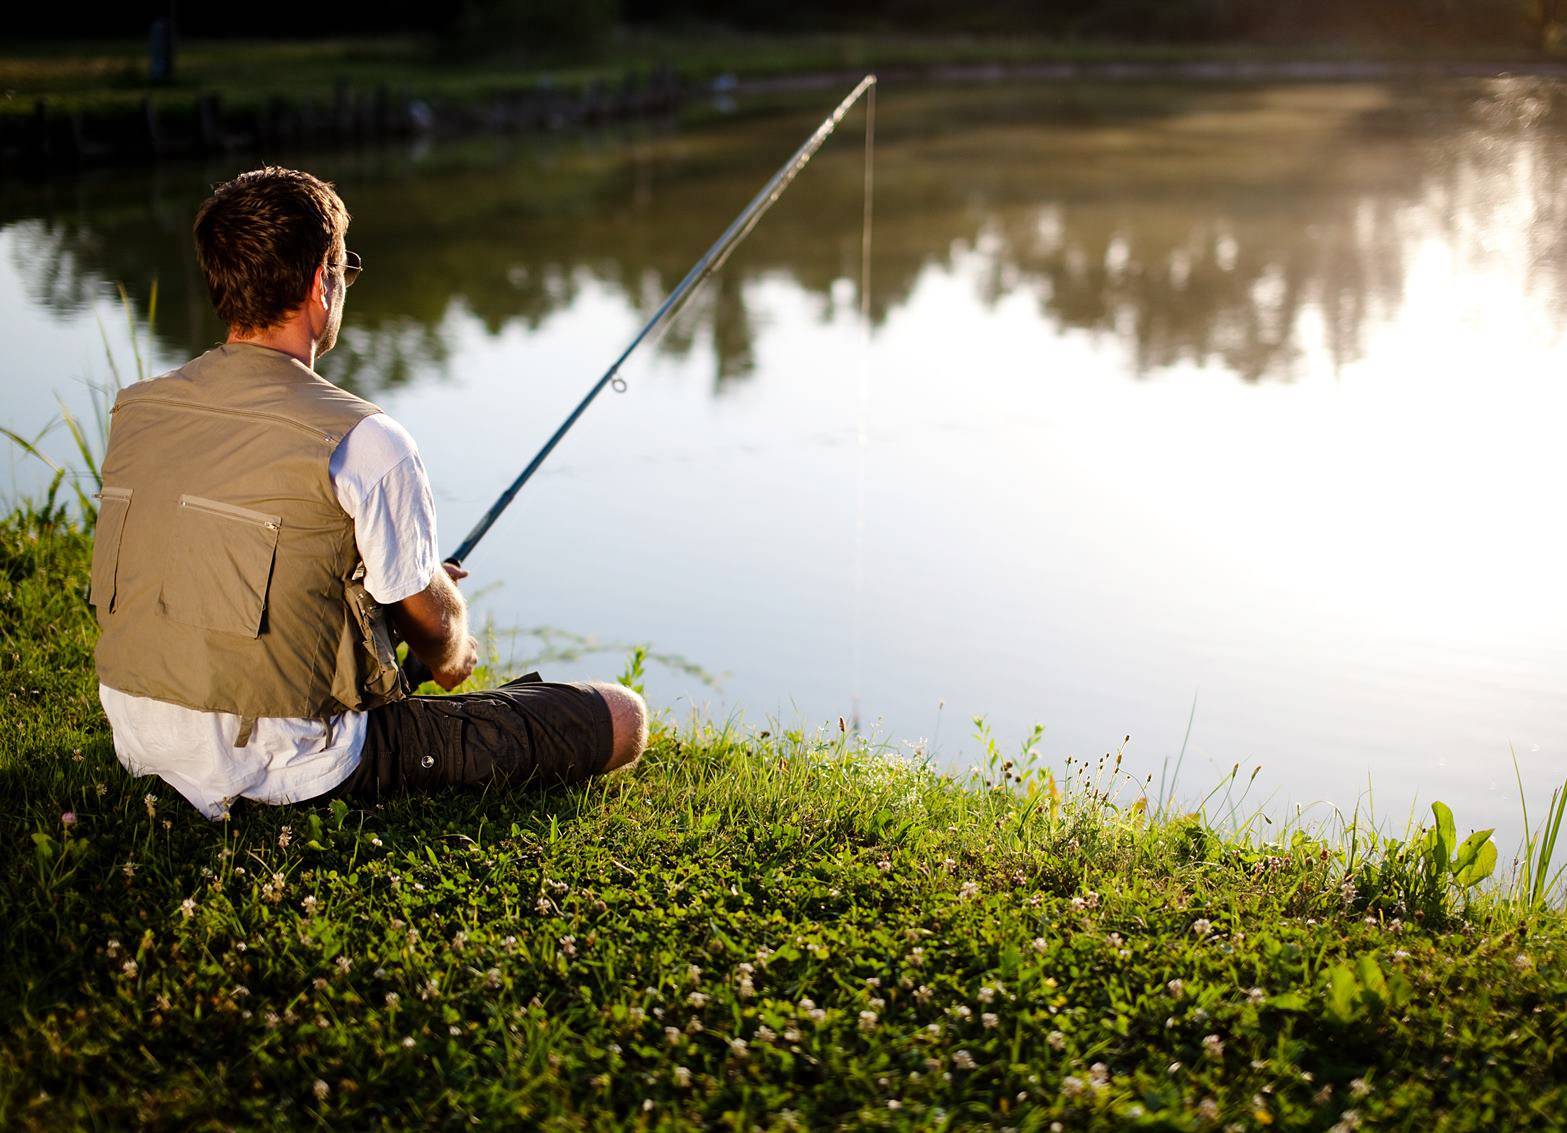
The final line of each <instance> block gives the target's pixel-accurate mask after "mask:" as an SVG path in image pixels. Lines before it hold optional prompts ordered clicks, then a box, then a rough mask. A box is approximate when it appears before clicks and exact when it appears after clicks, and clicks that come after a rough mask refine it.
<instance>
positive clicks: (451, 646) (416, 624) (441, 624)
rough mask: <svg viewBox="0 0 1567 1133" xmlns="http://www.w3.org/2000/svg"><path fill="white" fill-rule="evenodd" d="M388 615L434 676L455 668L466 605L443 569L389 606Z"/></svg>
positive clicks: (463, 640) (464, 641) (463, 644)
mask: <svg viewBox="0 0 1567 1133" xmlns="http://www.w3.org/2000/svg"><path fill="white" fill-rule="evenodd" d="M391 614H392V618H393V620H394V621H395V622H396V624H397V628H398V630H399V631H400V632H401V633H402V636H403V639H404V640H405V641H407V642H408V648H410V649H412V650H413V652H414V654H415V656H417V657H418V658H419V660H421V661H423V662H424V663H425V664H426V665H428V666H429V667H430V671H431V672H432V673H434V674H435V675H436V676H437V677H439V676H440V675H441V674H442V673H444V672H449V671H451V670H452V669H454V668H455V667H457V665H458V663H459V662H460V661H461V660H462V658H463V656H464V655H465V654H466V652H467V650H468V647H469V634H468V604H467V603H466V602H465V601H464V600H463V596H462V592H461V591H459V590H458V589H457V586H456V584H455V583H453V582H452V580H451V579H450V578H449V577H448V576H447V573H446V571H445V570H444V569H441V570H437V571H436V572H435V577H434V578H432V579H431V580H430V585H429V586H428V587H426V588H425V589H424V590H422V591H420V592H419V593H418V594H415V595H414V596H413V597H412V598H408V599H406V600H404V601H402V602H398V603H396V604H395V605H393V606H392V607H391ZM443 683H444V682H443Z"/></svg>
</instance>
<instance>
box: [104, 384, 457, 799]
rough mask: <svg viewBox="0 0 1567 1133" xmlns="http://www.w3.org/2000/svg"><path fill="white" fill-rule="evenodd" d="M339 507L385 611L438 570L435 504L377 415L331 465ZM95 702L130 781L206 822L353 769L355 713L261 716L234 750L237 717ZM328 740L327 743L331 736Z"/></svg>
mask: <svg viewBox="0 0 1567 1133" xmlns="http://www.w3.org/2000/svg"><path fill="white" fill-rule="evenodd" d="M328 470H329V472H330V474H331V477H332V486H333V487H334V488H335V489H336V490H337V500H338V503H339V504H341V505H342V508H343V510H344V511H346V512H347V513H348V514H349V515H350V516H351V517H353V520H354V540H355V542H356V543H357V544H358V545H359V555H360V557H361V558H362V559H364V563H365V579H364V582H365V589H366V590H368V591H369V592H370V596H371V597H372V598H374V599H375V600H376V601H377V602H380V603H381V604H382V605H387V604H389V603H392V602H401V601H402V600H403V599H404V598H408V597H411V596H412V595H414V594H417V593H419V591H421V590H423V589H424V588H425V587H426V586H429V585H430V580H431V579H432V578H433V577H434V576H435V572H436V571H437V570H440V569H441V556H440V552H439V551H438V550H437V549H436V541H435V500H434V499H433V498H432V496H431V495H430V480H429V477H428V476H426V475H425V471H424V462H423V461H421V460H420V459H419V449H418V446H417V445H415V444H414V439H413V437H411V436H409V434H408V430H407V429H404V428H403V427H402V426H401V425H399V424H398V423H397V422H396V421H394V420H392V419H391V418H390V417H388V416H387V415H386V414H384V413H377V414H375V415H373V416H370V417H366V418H365V419H364V420H363V421H361V422H359V424H357V425H355V426H354V427H353V428H352V429H350V430H349V431H348V433H347V435H346V436H344V437H343V439H342V441H341V442H339V444H338V446H337V450H336V451H335V452H333V454H332V460H331V463H330V465H329V469H328ZM98 699H99V700H100V701H101V702H102V704H103V711H104V714H105V715H107V716H108V717H109V725H110V727H111V728H113V729H114V752H115V754H116V755H118V756H119V758H120V762H121V763H122V764H124V765H125V768H126V770H128V771H130V772H131V774H133V775H158V776H161V777H162V778H163V780H164V781H165V782H167V783H168V784H169V785H170V786H172V787H173V788H174V789H175V790H177V791H179V793H180V794H182V795H184V796H185V798H186V799H187V800H188V801H189V802H190V804H191V805H192V806H194V807H195V808H196V809H197V810H199V811H201V813H202V814H204V815H206V816H207V817H208V818H221V817H223V814H224V812H225V811H226V810H227V809H228V804H229V802H230V801H231V800H233V799H236V798H240V797H244V798H247V799H256V800H258V801H260V802H264V803H290V802H299V801H301V800H304V799H310V798H315V797H316V796H317V795H321V794H325V793H326V792H327V791H330V790H331V789H332V788H333V787H335V786H337V785H338V784H339V783H341V782H342V781H343V780H344V779H346V778H348V776H349V774H350V773H351V772H352V771H353V770H354V768H356V767H357V766H359V752H360V750H361V749H362V748H363V747H364V742H365V716H364V713H363V712H342V713H339V714H338V715H337V716H335V717H334V718H333V719H332V720H331V722H330V726H329V725H328V722H326V721H322V720H303V719H287V718H283V717H263V718H261V719H258V720H257V721H256V724H255V729H254V731H253V732H252V734H251V737H250V742H249V743H248V744H246V745H245V746H244V747H235V746H234V740H235V739H236V738H237V737H238V735H239V723H240V720H239V717H238V716H236V715H234V714H233V713H229V712H202V711H199V710H197V709H194V708H186V707H185V706H184V705H183V704H170V703H168V702H167V701H163V700H153V699H150V698H148V697H143V696H132V695H130V694H129V693H125V692H121V691H120V690H119V689H113V688H109V687H108V686H107V685H104V684H100V685H99V686H98ZM329 738H330V741H331V742H330V743H328V742H327V741H328V739H329Z"/></svg>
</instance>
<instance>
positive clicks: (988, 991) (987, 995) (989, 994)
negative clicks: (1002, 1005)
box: [979, 985, 996, 1003]
mask: <svg viewBox="0 0 1567 1133" xmlns="http://www.w3.org/2000/svg"><path fill="white" fill-rule="evenodd" d="M995 998H996V989H995V988H993V987H990V986H988V985H987V986H985V987H982V988H980V989H979V1001H980V1002H981V1003H989V1002H990V1001H991V1000H993V999H995Z"/></svg>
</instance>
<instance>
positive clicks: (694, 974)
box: [686, 964, 702, 984]
mask: <svg viewBox="0 0 1567 1133" xmlns="http://www.w3.org/2000/svg"><path fill="white" fill-rule="evenodd" d="M686 979H688V980H690V981H691V982H692V983H694V984H699V983H701V982H702V969H701V968H699V967H697V966H696V965H695V964H692V965H691V966H690V967H688V968H687V969H686Z"/></svg>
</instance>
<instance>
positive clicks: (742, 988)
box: [737, 976, 756, 999]
mask: <svg viewBox="0 0 1567 1133" xmlns="http://www.w3.org/2000/svg"><path fill="white" fill-rule="evenodd" d="M737 990H738V991H739V994H740V998H741V999H750V998H751V997H752V996H753V995H755V994H756V985H755V984H754V983H752V982H751V977H750V976H743V977H742V978H741V980H740V983H739V985H738V988H737Z"/></svg>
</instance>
